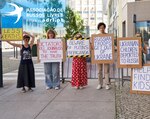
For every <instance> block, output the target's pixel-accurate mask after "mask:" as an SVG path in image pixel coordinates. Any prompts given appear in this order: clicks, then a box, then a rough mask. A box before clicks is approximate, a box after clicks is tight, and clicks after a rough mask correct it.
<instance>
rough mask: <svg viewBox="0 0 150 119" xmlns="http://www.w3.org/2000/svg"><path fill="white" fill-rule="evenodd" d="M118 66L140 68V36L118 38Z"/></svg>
mask: <svg viewBox="0 0 150 119" xmlns="http://www.w3.org/2000/svg"><path fill="white" fill-rule="evenodd" d="M117 46H118V67H119V68H141V67H142V59H141V57H142V54H141V50H140V48H141V38H118V39H117Z"/></svg>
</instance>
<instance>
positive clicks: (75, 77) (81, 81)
mask: <svg viewBox="0 0 150 119" xmlns="http://www.w3.org/2000/svg"><path fill="white" fill-rule="evenodd" d="M71 84H72V86H73V87H74V86H76V87H79V86H86V85H87V65H86V58H78V57H76V58H73V64H72V81H71Z"/></svg>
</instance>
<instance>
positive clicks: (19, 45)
mask: <svg viewBox="0 0 150 119" xmlns="http://www.w3.org/2000/svg"><path fill="white" fill-rule="evenodd" d="M6 42H7V43H8V44H10V45H12V46H14V47H19V48H21V47H22V45H21V44H17V43H12V42H11V41H6Z"/></svg>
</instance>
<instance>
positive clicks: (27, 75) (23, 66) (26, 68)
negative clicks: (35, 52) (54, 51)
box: [17, 45, 35, 88]
mask: <svg viewBox="0 0 150 119" xmlns="http://www.w3.org/2000/svg"><path fill="white" fill-rule="evenodd" d="M24 86H27V87H30V88H34V87H35V74H34V66H33V62H32V56H31V48H30V45H29V46H28V47H27V48H26V47H24V45H22V49H21V61H20V65H19V70H18V79H17V88H21V87H24Z"/></svg>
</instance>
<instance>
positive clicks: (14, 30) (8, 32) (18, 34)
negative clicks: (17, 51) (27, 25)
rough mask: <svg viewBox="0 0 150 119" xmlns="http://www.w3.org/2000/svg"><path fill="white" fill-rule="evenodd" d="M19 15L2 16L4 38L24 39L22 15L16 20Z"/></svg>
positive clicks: (4, 39) (12, 39)
mask: <svg viewBox="0 0 150 119" xmlns="http://www.w3.org/2000/svg"><path fill="white" fill-rule="evenodd" d="M16 20H17V17H14V16H2V18H1V23H2V40H3V41H6V40H7V41H8V40H9V41H21V40H22V39H23V28H22V27H23V23H22V17H21V18H20V19H19V21H18V22H16Z"/></svg>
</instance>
